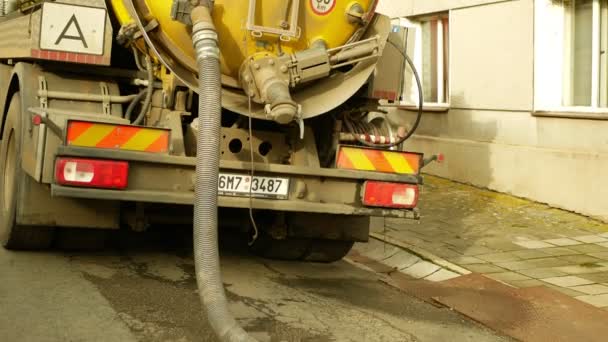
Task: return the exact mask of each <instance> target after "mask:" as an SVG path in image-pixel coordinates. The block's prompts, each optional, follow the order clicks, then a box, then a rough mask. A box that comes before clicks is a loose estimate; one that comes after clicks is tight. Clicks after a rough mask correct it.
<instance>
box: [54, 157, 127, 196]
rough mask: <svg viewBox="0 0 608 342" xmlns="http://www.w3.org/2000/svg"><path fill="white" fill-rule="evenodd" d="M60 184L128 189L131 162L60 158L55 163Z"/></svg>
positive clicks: (56, 176) (57, 179)
mask: <svg viewBox="0 0 608 342" xmlns="http://www.w3.org/2000/svg"><path fill="white" fill-rule="evenodd" d="M55 178H56V181H57V183H58V184H61V185H70V186H78V187H85V188H103V189H118V190H121V189H126V188H127V185H128V178H129V164H128V163H127V162H123V161H112V160H95V159H76V158H59V159H57V162H56V164H55Z"/></svg>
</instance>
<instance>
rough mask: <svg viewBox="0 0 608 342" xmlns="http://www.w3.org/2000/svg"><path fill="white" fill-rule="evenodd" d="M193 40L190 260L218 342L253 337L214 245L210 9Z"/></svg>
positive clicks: (215, 114) (215, 113)
mask: <svg viewBox="0 0 608 342" xmlns="http://www.w3.org/2000/svg"><path fill="white" fill-rule="evenodd" d="M192 18H193V22H194V27H193V34H192V39H193V42H194V47H195V51H196V55H197V60H198V69H199V90H198V94H199V123H200V124H199V133H198V142H197V157H196V159H197V161H196V189H195V200H194V259H195V267H196V281H197V284H198V289H199V296H200V299H201V302H202V304H203V306H204V307H205V309H206V311H207V319H208V320H209V323H210V324H211V327H212V328H213V330H214V331H215V333H216V335H217V336H218V338H219V339H220V340H221V341H226V342H240V341H255V340H254V339H253V338H251V337H249V335H248V334H247V333H246V332H245V330H243V329H242V328H241V327H240V326H239V325H238V323H237V322H236V320H235V319H234V318H233V317H232V315H231V314H230V312H229V311H228V300H227V299H226V293H225V291H224V286H223V283H222V279H221V274H220V262H219V257H220V256H219V247H218V209H217V206H218V202H217V195H218V173H219V164H220V150H219V146H220V130H221V112H222V107H221V88H222V85H221V79H220V78H221V74H220V62H219V49H218V46H217V34H216V32H215V28H214V26H213V22H212V20H211V15H210V13H209V9H208V8H207V7H204V6H199V7H196V8H195V9H194V10H193V12H192Z"/></svg>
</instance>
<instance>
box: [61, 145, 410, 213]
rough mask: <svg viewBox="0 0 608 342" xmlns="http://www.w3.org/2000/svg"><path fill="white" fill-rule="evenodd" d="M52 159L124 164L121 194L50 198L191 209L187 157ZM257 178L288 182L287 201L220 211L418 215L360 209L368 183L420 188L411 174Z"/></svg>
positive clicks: (270, 169) (293, 169)
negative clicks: (125, 177)
mask: <svg viewBox="0 0 608 342" xmlns="http://www.w3.org/2000/svg"><path fill="white" fill-rule="evenodd" d="M57 156H65V157H83V158H100V159H112V160H123V161H128V162H129V167H130V171H129V187H128V188H127V189H126V190H120V191H118V190H100V189H88V188H75V187H66V186H60V185H57V184H52V185H51V192H52V195H53V196H61V197H73V198H88V199H100V200H115V201H132V202H147V203H167V204H183V205H192V204H193V203H194V185H195V164H196V159H195V158H191V157H177V156H167V155H156V154H150V153H139V152H124V151H114V150H103V149H91V148H76V147H66V146H62V147H60V148H59V149H58V151H57ZM250 168H251V164H250V163H244V162H234V161H222V162H221V164H220V170H221V172H229V173H243V174H247V173H248V172H249V169H250ZM255 172H256V175H259V176H274V177H288V178H290V179H291V180H292V182H291V188H290V191H289V199H287V200H268V199H253V200H251V201H250V199H249V198H242V197H228V196H220V197H219V206H220V207H225V208H249V206H250V205H251V206H252V207H253V208H254V209H261V210H276V211H286V212H309V213H327V214H339V215H359V216H379V217H397V218H410V219H418V218H419V213H418V211H417V210H394V209H382V208H369V207H365V206H363V205H362V204H361V191H362V188H363V184H364V182H365V181H367V180H375V181H383V182H399V183H409V184H421V183H422V179H421V177H419V176H415V175H395V174H384V173H377V172H363V171H351V170H338V169H322V168H310V167H298V166H289V165H275V164H255Z"/></svg>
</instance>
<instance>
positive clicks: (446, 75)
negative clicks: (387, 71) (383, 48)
mask: <svg viewBox="0 0 608 342" xmlns="http://www.w3.org/2000/svg"><path fill="white" fill-rule="evenodd" d="M449 18H450V16H449V12H446V13H441V14H436V15H432V16H424V17H416V18H408V17H398V18H393V20H394V24H398V25H399V26H400V27H402V28H404V29H408V30H411V29H413V30H415V33H414V35H415V37H416V38H415V42H414V48H413V54H412V56H410V57H411V58H412V61H413V62H414V65H415V66H416V69H417V70H418V72H419V74H420V79H421V82H422V83H423V84H424V81H425V78H424V77H425V76H424V73H423V72H422V70H423V66H424V60H423V32H422V23H424V22H428V21H432V20H437V19H440V20H437V26H438V28H437V41H436V45H437V46H436V50H437V53H436V56H435V58H436V63H437V65H436V68H437V97H438V98H443V101H432V102H431V101H426V99H425V101H424V109H425V111H429V112H446V111H448V110H449V109H450V83H451V77H450V76H451V75H450V73H451V68H450V67H449V63H450V58H451V54H450V51H451V48H452V47H451V39H449V30H450V28H449V20H450V19H449ZM443 19H447V20H448V37H447V38H446V37H445V35H444V29H443V27H444V26H443V25H444V23H443ZM446 40H447V44H446ZM446 46H447V58H446V57H445V56H446V51H445V48H446ZM408 50H409V49H408ZM410 51H411V50H410ZM440 62H441V63H440ZM446 65H447V66H448V68H447V69H448V70H447V71H446V70H445V66H446ZM405 69H406V70H405V76H404V81H405V83H406V85H407V86H404V87H403V93H402V94H401V98H402V100H401V101H399V102H396V103H388V102H386V103H383V105H385V106H387V107H390V106H395V107H399V108H401V109H405V110H417V109H418V87H417V85H416V81H415V79H414V76H413V73H412V72H411V70H410V68H409V66H407V65H406V68H405ZM440 76H441V77H440Z"/></svg>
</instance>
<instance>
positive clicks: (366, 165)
mask: <svg viewBox="0 0 608 342" xmlns="http://www.w3.org/2000/svg"><path fill="white" fill-rule="evenodd" d="M422 157H423V156H422V154H419V153H411V152H397V151H386V150H374V149H369V148H360V147H350V146H341V147H340V149H339V150H338V160H337V163H336V164H337V167H338V168H339V169H348V170H359V171H376V172H384V173H396V174H402V175H406V174H416V175H417V174H419V173H420V167H421V165H422Z"/></svg>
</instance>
